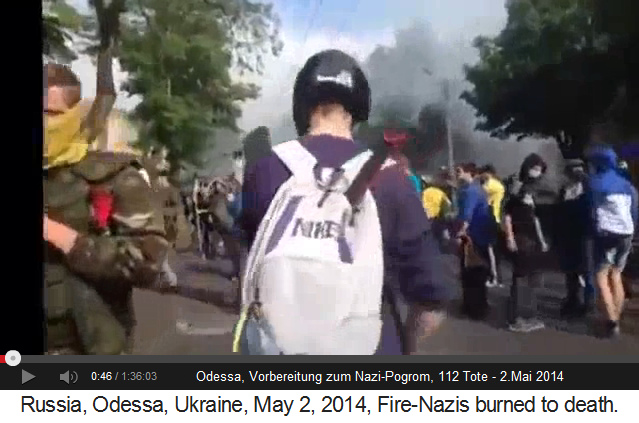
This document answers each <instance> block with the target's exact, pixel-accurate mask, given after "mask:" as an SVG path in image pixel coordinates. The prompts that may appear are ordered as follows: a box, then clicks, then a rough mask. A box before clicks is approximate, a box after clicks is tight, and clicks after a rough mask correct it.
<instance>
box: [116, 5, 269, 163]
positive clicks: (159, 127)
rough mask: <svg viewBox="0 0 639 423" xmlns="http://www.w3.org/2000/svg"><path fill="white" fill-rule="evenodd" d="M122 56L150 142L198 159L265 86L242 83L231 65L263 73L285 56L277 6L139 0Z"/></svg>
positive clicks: (175, 155) (130, 13) (176, 156)
mask: <svg viewBox="0 0 639 423" xmlns="http://www.w3.org/2000/svg"><path fill="white" fill-rule="evenodd" d="M127 7H128V9H127V15H126V24H125V25H123V28H122V34H121V37H122V39H121V45H120V48H119V58H120V63H121V65H122V68H123V70H125V71H127V72H128V73H129V80H128V81H127V83H126V84H125V86H124V87H123V88H124V89H125V90H126V91H128V92H129V93H130V94H132V95H136V94H137V95H140V96H141V97H142V102H141V103H140V104H139V105H138V107H137V108H136V110H135V112H134V115H135V117H136V118H137V119H139V120H140V121H142V122H144V123H145V125H144V127H143V131H142V133H141V140H142V142H143V143H145V144H147V145H150V144H155V143H157V144H160V145H163V146H166V147H168V149H169V151H170V155H171V159H172V161H178V160H183V161H187V162H190V163H196V164H197V163H198V162H199V160H198V159H199V158H201V157H202V153H203V152H204V151H205V150H207V149H208V148H210V147H211V143H212V141H213V129H214V128H216V127H217V128H231V129H233V130H236V129H237V127H236V120H237V118H238V117H239V116H240V113H241V109H240V105H239V104H240V102H242V101H244V100H246V99H250V98H255V97H256V96H257V95H258V92H259V91H258V88H257V87H256V86H254V85H252V84H244V83H238V82H235V81H234V80H233V79H232V77H231V73H230V71H231V68H232V67H235V68H236V69H238V70H239V71H241V72H242V71H249V72H260V71H261V70H262V66H263V65H262V59H263V56H264V54H266V53H272V54H278V53H279V51H280V50H281V44H280V43H279V40H278V25H277V19H276V17H275V16H274V15H273V13H272V9H271V6H270V5H264V4H261V3H255V2H250V1H247V0H241V1H239V0H238V1H232V0H224V1H203V0H180V1H179V2H178V1H172V0H137V1H129V2H128V3H127Z"/></svg>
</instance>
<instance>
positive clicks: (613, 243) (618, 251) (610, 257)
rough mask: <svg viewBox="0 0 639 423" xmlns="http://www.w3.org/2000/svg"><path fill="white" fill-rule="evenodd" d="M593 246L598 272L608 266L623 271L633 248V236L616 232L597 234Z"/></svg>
mask: <svg viewBox="0 0 639 423" xmlns="http://www.w3.org/2000/svg"><path fill="white" fill-rule="evenodd" d="M593 247H594V262H595V263H594V264H595V271H596V272H598V271H600V270H603V269H604V268H606V267H614V268H615V269H617V270H619V271H623V269H624V268H625V267H626V263H627V262H628V256H629V255H630V250H631V249H632V236H631V235H614V234H609V235H600V236H596V237H595V238H594V245H593Z"/></svg>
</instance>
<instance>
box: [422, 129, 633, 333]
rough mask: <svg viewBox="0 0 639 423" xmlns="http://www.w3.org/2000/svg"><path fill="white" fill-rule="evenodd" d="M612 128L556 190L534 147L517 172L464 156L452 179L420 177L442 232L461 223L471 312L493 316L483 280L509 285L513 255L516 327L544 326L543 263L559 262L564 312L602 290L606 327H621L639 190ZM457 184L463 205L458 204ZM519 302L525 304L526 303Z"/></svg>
mask: <svg viewBox="0 0 639 423" xmlns="http://www.w3.org/2000/svg"><path fill="white" fill-rule="evenodd" d="M613 129H614V128H612V127H611V126H610V125H601V126H597V127H595V128H593V134H592V135H593V141H595V142H596V144H594V145H592V146H591V147H590V148H589V149H587V151H586V153H585V156H584V158H583V159H570V160H567V161H566V163H565V167H564V169H563V174H564V184H563V185H562V186H561V188H560V189H559V190H557V191H556V192H555V190H554V189H552V187H551V185H550V184H549V183H547V181H545V180H544V178H545V175H546V173H547V167H548V165H547V164H546V163H545V161H544V160H543V159H542V158H541V157H540V156H539V155H537V154H531V155H529V156H528V157H526V159H525V160H524V161H523V162H522V164H521V167H520V171H519V172H518V173H517V174H515V175H512V176H510V177H508V178H506V179H505V180H503V181H501V180H500V179H499V178H498V177H497V173H496V171H495V168H494V166H492V165H490V164H489V165H486V166H484V167H478V166H477V165H476V164H475V163H462V164H459V165H457V166H456V168H455V172H456V173H455V177H454V178H451V177H450V175H449V174H448V173H442V174H440V175H438V177H437V178H432V177H423V179H422V180H423V186H422V193H421V195H422V199H423V204H424V209H425V211H426V214H427V215H428V217H429V218H431V219H433V221H434V222H437V227H438V228H440V229H439V235H438V236H439V237H440V239H441V240H442V241H443V242H447V241H450V240H451V235H450V233H451V232H453V231H456V234H455V235H453V237H452V239H456V240H458V244H460V245H461V246H462V248H461V251H460V253H461V254H460V257H461V261H460V270H461V272H460V274H461V282H462V285H463V291H464V298H463V311H464V313H465V314H467V315H469V316H471V317H473V318H477V319H481V318H484V317H485V316H486V314H487V312H488V302H487V301H486V289H485V288H491V287H503V286H505V285H506V284H505V281H504V276H503V272H502V268H503V264H504V261H507V262H509V263H510V267H511V268H512V275H511V278H510V282H509V284H508V285H509V287H510V295H509V300H508V306H507V320H508V322H507V323H508V328H509V329H510V330H511V331H514V332H531V331H535V330H539V329H542V328H543V327H544V323H543V322H542V321H541V319H540V314H539V310H538V297H539V289H540V288H541V287H542V286H543V279H544V277H543V276H544V273H545V272H548V271H549V270H561V271H562V272H563V273H564V274H565V284H566V296H565V299H564V300H563V302H562V305H561V309H560V311H559V312H560V314H561V316H563V317H565V318H579V317H584V316H586V315H587V314H588V313H590V312H591V311H593V310H594V307H595V304H596V299H597V298H596V295H595V293H596V292H598V293H599V299H600V304H601V307H602V313H603V316H605V317H606V322H605V328H604V329H603V335H605V336H614V335H617V334H618V333H619V320H620V318H621V312H622V309H623V305H624V301H625V300H626V299H628V298H630V296H631V295H632V287H631V286H630V284H629V283H625V281H626V279H624V278H623V276H622V274H623V272H624V269H625V267H626V264H627V261H628V258H629V257H630V253H631V250H632V246H633V237H634V236H635V235H636V233H637V213H638V212H637V190H636V188H635V187H634V186H633V184H632V182H631V180H630V177H629V174H628V173H627V164H626V163H624V162H623V161H620V160H618V158H617V156H616V154H615V152H614V149H613V148H612V147H610V146H608V145H606V144H602V143H601V139H608V140H610V141H615V140H614V139H612V137H614V135H613V134H614V131H613ZM604 134H605V135H604ZM454 189H457V196H458V198H457V204H456V209H457V212H456V213H455V212H451V208H452V207H451V206H452V202H451V195H452V191H453V190H454ZM551 248H552V254H548V253H549V251H550V250H551ZM469 250H471V251H470V253H471V254H472V255H473V257H475V258H476V260H474V261H473V263H472V265H469V264H468V263H466V261H467V260H468V257H469ZM555 266H556V267H555ZM522 303H528V304H525V307H524V308H522Z"/></svg>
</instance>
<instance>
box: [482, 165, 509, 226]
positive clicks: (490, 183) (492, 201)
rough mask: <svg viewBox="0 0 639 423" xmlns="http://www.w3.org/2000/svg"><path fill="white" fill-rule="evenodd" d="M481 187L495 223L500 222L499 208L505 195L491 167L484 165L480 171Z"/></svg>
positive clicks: (502, 185)
mask: <svg viewBox="0 0 639 423" xmlns="http://www.w3.org/2000/svg"><path fill="white" fill-rule="evenodd" d="M480 178H481V181H482V186H483V187H484V190H485V191H486V194H487V196H488V204H489V205H490V207H491V208H492V209H493V214H494V215H495V221H497V223H499V222H501V206H502V202H503V201H504V195H505V193H506V188H504V184H502V183H501V181H500V180H499V179H497V172H496V171H495V168H494V167H493V165H490V164H488V165H486V166H484V167H483V168H482V169H481V175H480Z"/></svg>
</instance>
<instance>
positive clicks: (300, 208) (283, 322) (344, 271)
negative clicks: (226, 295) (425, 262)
mask: <svg viewBox="0 0 639 423" xmlns="http://www.w3.org/2000/svg"><path fill="white" fill-rule="evenodd" d="M274 151H275V153H276V154H277V155H278V156H279V158H280V159H281V160H282V161H283V162H284V164H285V165H286V166H287V167H288V168H289V170H290V171H291V173H292V176H291V177H290V178H289V180H288V181H287V182H285V183H284V184H283V185H282V186H281V187H280V188H279V190H278V191H277V193H276V195H275V197H274V199H273V201H272V202H271V205H270V207H269V209H268V211H267V213H266V215H265V217H264V219H263V220H262V222H261V224H260V226H259V229H258V232H257V236H256V239H255V242H254V245H253V248H252V249H251V251H250V253H249V257H248V261H247V266H246V269H245V273H244V277H243V281H244V282H243V292H242V305H243V309H244V310H250V309H251V307H253V306H255V305H256V304H257V305H258V306H259V312H258V313H257V314H258V315H259V316H258V317H256V316H255V313H253V315H252V317H248V319H249V322H248V323H247V322H246V316H247V314H244V316H245V317H244V319H245V320H244V324H246V325H247V326H246V329H244V332H245V333H244V335H242V337H243V339H244V341H243V347H242V350H243V353H245V354H250V355H270V354H285V355H293V354H313V355H319V354H357V355H370V354H374V352H375V350H376V348H377V345H378V343H379V339H380V333H381V300H382V284H383V278H384V263H383V252H382V234H381V227H380V223H379V218H378V215H377V205H376V203H375V200H374V198H373V196H372V194H371V192H370V191H369V190H366V193H365V194H364V196H363V199H362V200H361V202H360V203H359V205H358V206H357V208H356V211H355V213H353V207H351V204H350V203H349V201H348V199H347V197H346V196H345V192H346V190H347V189H348V187H349V186H350V184H351V182H352V181H353V179H354V177H355V176H356V175H357V174H358V173H359V171H360V170H361V168H362V166H363V164H364V163H365V162H366V161H367V160H368V158H370V157H371V155H372V152H370V151H367V152H364V153H362V154H359V155H358V156H356V157H355V158H353V159H351V160H349V161H348V162H347V163H345V164H344V165H343V166H342V167H341V169H342V171H343V172H339V171H336V170H334V169H327V168H324V169H321V168H318V167H317V166H316V164H317V161H316V159H315V157H314V156H313V155H312V154H311V153H310V152H309V151H308V150H307V149H306V148H304V147H303V146H302V144H300V143H299V142H298V141H290V142H287V143H283V144H279V145H277V146H276V147H274ZM337 175H341V176H339V177H338V178H337V177H336V176H337ZM331 178H333V179H337V181H332V182H334V183H332V184H331V182H330V180H331ZM251 319H252V321H251ZM242 324H243V323H241V322H240V323H239V324H238V326H240V325H242ZM240 330H242V329H240ZM247 339H248V340H247ZM236 349H239V348H236Z"/></svg>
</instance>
